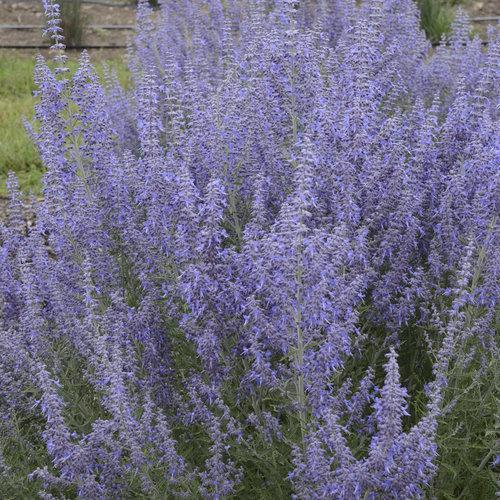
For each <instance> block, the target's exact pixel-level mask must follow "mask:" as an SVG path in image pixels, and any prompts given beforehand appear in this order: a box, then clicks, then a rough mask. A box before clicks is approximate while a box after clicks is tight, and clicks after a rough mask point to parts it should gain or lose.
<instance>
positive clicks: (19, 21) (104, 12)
mask: <svg viewBox="0 0 500 500" xmlns="http://www.w3.org/2000/svg"><path fill="white" fill-rule="evenodd" d="M108 2H109V0H108ZM110 3H111V2H110ZM114 3H119V4H121V5H123V4H124V3H126V2H125V1H123V0H122V1H121V2H114ZM82 10H83V16H84V19H85V22H86V25H87V26H94V25H133V24H134V22H135V6H134V4H132V3H131V4H130V6H125V7H124V6H120V7H118V6H107V5H95V4H83V6H82ZM44 22H45V21H44V16H43V11H42V2H41V1H40V0H16V1H14V0H0V25H36V26H40V28H35V29H28V30H13V29H0V45H2V44H9V45H38V44H40V43H45V44H47V45H48V44H49V43H48V41H47V40H44V39H43V38H42V26H43V25H44ZM132 33H133V32H132V31H131V30H100V29H92V30H91V29H88V28H87V29H85V31H84V35H83V41H82V43H83V44H84V45H123V44H125V43H126V41H127V37H128V36H131V35H132Z"/></svg>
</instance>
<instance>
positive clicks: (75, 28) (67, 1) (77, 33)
mask: <svg viewBox="0 0 500 500" xmlns="http://www.w3.org/2000/svg"><path fill="white" fill-rule="evenodd" d="M61 21H62V23H61V27H62V29H63V33H64V40H65V43H66V45H67V46H68V47H78V46H79V45H81V44H82V41H83V31H84V29H85V24H86V23H87V18H86V16H85V15H84V14H83V12H82V0H62V1H61Z"/></svg>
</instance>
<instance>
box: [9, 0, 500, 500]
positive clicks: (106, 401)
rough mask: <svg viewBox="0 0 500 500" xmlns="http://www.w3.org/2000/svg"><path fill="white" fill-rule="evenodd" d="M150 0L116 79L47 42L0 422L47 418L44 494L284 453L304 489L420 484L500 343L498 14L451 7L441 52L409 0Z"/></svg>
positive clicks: (149, 487)
mask: <svg viewBox="0 0 500 500" xmlns="http://www.w3.org/2000/svg"><path fill="white" fill-rule="evenodd" d="M44 4H45V9H46V14H47V19H48V29H47V32H48V34H49V35H50V36H51V37H52V39H53V41H54V46H55V48H56V49H57V50H58V51H60V50H61V49H62V48H63V38H62V35H61V30H60V27H59V24H60V23H59V20H58V12H59V11H58V6H57V4H55V3H53V2H52V1H48V0H47V1H45V2H44ZM160 4H161V7H160V9H159V10H158V11H152V10H151V8H150V7H149V4H148V2H147V1H146V0H140V1H139V3H138V10H137V36H136V39H135V41H134V43H133V44H132V45H131V47H130V50H129V63H130V64H129V66H130V71H131V78H132V85H131V88H128V89H125V88H122V87H120V85H119V84H118V83H117V80H116V78H114V77H113V75H109V78H107V83H106V84H102V83H101V82H100V81H99V78H98V77H97V75H96V73H95V71H94V69H93V67H92V65H91V63H90V59H89V56H88V55H87V54H86V53H83V54H82V56H81V60H80V65H79V68H78V70H77V71H76V72H75V73H74V74H73V76H72V77H68V76H67V75H68V74H66V78H67V79H63V78H62V77H61V76H60V75H59V73H61V72H62V71H63V70H64V69H65V67H64V64H65V61H64V58H62V57H61V55H60V54H59V56H58V58H57V70H56V71H54V70H51V69H50V68H51V63H47V62H45V61H44V60H43V58H41V57H39V58H38V59H37V65H36V74H35V79H36V83H37V85H38V87H39V100H38V103H37V105H36V119H37V121H38V126H37V127H33V130H32V134H33V136H34V138H35V141H36V144H37V145H38V149H39V151H40V155H41V157H42V159H43V162H44V165H45V167H46V169H47V172H46V174H45V177H44V198H43V201H42V202H40V203H39V204H37V205H36V207H35V210H36V223H35V225H34V226H33V227H32V228H31V229H28V230H26V228H25V227H24V224H23V198H22V196H21V195H20V193H19V191H18V188H17V184H16V179H15V178H14V177H11V178H10V179H9V190H10V195H11V203H10V211H9V218H8V220H7V222H6V223H5V224H3V225H2V226H1V227H0V244H1V246H0V311H1V315H0V338H1V342H2V351H3V354H2V357H1V359H0V382H1V387H0V408H1V409H2V412H3V414H4V415H6V417H5V418H4V419H3V421H2V423H1V425H2V426H4V427H5V429H4V430H5V432H10V431H9V429H10V427H9V426H10V424H9V422H10V421H11V420H12V419H14V416H15V415H16V414H19V413H20V412H24V414H29V415H32V417H33V419H35V420H36V421H37V422H39V437H40V438H41V439H42V440H43V442H44V443H45V446H46V452H47V456H48V459H47V462H46V466H45V467H41V468H38V469H37V470H34V471H33V472H32V474H31V475H30V477H31V478H32V479H33V480H38V481H39V484H40V488H41V489H42V490H43V492H42V493H41V494H42V495H43V496H44V497H45V498H52V496H51V495H55V494H57V495H66V494H69V495H71V494H74V492H75V491H76V495H77V496H78V497H81V498H92V499H94V498H95V499H98V498H135V497H136V496H137V497H142V498H144V496H146V497H148V498H167V497H168V498H170V497H172V498H177V497H189V498H198V497H203V498H213V499H219V498H227V497H231V496H233V495H234V496H236V497H237V496H238V495H239V494H242V495H249V494H250V493H249V492H248V490H246V488H248V487H249V486H248V484H249V482H251V481H254V483H255V481H257V479H255V478H258V481H261V482H262V484H263V488H265V487H266V485H269V484H271V483H272V482H273V481H276V477H277V476H278V474H280V478H279V479H280V480H281V481H282V484H283V486H282V488H283V489H282V490H280V491H281V493H282V494H283V495H285V496H288V495H290V494H291V495H294V497H295V498H304V499H309V498H332V499H337V498H338V499H351V498H373V499H375V498H418V497H422V496H424V494H425V491H426V488H427V487H429V485H431V483H432V480H433V477H434V475H435V474H436V470H437V468H438V460H437V457H438V449H437V441H436V436H437V432H438V418H440V417H441V416H442V414H443V407H444V401H445V392H446V388H447V385H448V382H447V380H448V372H449V370H450V368H451V367H452V366H453V365H454V364H456V363H459V362H463V363H466V361H463V360H464V358H467V356H468V357H469V358H471V357H473V356H475V355H476V351H472V350H471V351H470V353H468V352H465V350H466V349H472V347H471V345H472V340H471V339H473V338H474V337H480V342H479V344H480V345H479V347H477V346H475V347H474V349H479V350H481V355H482V356H491V355H493V356H494V355H496V354H497V347H496V343H495V338H494V335H493V328H492V326H491V325H492V324H493V317H494V310H495V306H496V302H497V296H498V272H499V266H498V262H499V261H498V255H496V254H495V248H498V247H497V244H498V241H497V240H496V238H497V236H496V233H495V229H496V227H497V221H496V211H497V209H498V200H497V198H496V194H495V193H496V186H497V182H498V164H499V154H498V142H497V141H498V101H497V100H496V99H497V97H498V85H499V81H500V80H499V79H498V78H495V75H498V70H499V68H498V62H499V60H500V58H499V50H500V46H499V43H500V42H499V38H498V36H497V35H496V34H495V33H494V32H493V31H491V32H490V33H489V44H488V46H487V48H486V49H484V48H483V47H482V45H481V42H480V40H479V39H477V38H475V39H472V40H471V39H470V38H469V36H468V32H469V27H468V24H467V20H466V19H465V18H463V16H461V17H459V18H458V19H457V21H456V23H455V24H456V26H455V29H454V31H453V34H452V35H450V37H449V39H448V40H446V43H444V44H443V45H442V46H440V47H437V48H436V49H433V48H431V46H430V44H429V43H428V42H427V41H426V39H425V37H424V35H423V33H422V32H421V31H420V29H419V19H418V14H417V9H416V7H415V5H414V3H413V2H412V1H411V0H365V1H363V2H361V3H359V2H355V1H354V0H352V1H331V2H330V1H325V0H301V1H298V0H274V1H272V0H231V1H225V2H223V1H221V0H175V1H173V0H172V1H170V0H169V1H166V0H165V1H163V2H160ZM495 257H496V258H495ZM408 331H410V332H414V334H413V333H412V335H414V337H415V338H416V337H420V338H422V337H424V338H425V341H424V342H423V344H425V345H427V347H428V352H427V353H424V354H425V355H427V357H428V359H430V360H431V362H432V363H433V368H432V369H431V370H430V371H429V374H428V377H427V380H426V386H425V391H421V392H420V393H419V394H415V393H410V392H409V390H407V388H405V387H404V385H405V384H404V378H403V381H402V374H401V373H400V367H399V365H398V351H400V350H402V349H404V345H405V343H407V342H411V339H410V340H408V333H407V332H408ZM403 332H406V333H405V334H404V335H405V337H404V338H403ZM422 332H424V333H422ZM415 345H419V346H421V345H422V342H421V343H420V344H418V343H417V344H415ZM384 355H385V356H386V358H387V362H386V363H385V364H383V369H382V365H381V363H380V359H383V358H384ZM460 360H462V361H460ZM469 364H470V360H469ZM74 372H76V374H75V373H74ZM71 373H73V375H71ZM384 373H385V375H384ZM75 381H78V383H76V382H75ZM379 386H380V387H379ZM414 397H415V398H416V397H418V398H419V401H420V402H422V401H424V403H423V404H421V405H420V408H419V409H418V410H417V409H415V408H414V407H413V406H412V405H411V404H410V403H411V400H412V398H414ZM79 401H86V402H87V403H86V406H85V408H83V409H82V405H81V404H80V403H79ZM269 449H273V450H274V452H273V453H271V452H269ZM259 450H260V451H259ZM266 450H267V451H266ZM264 452H265V453H264ZM266 453H267V454H266ZM260 454H262V456H260ZM277 455H279V457H278V458H276V456H277ZM256 456H257V457H259V458H258V460H257V461H258V462H260V461H262V463H263V464H264V465H262V466H261V467H260V468H259V467H256V466H255V457H256ZM252 457H254V458H253V459H252ZM0 458H1V455H0ZM252 460H253V461H252ZM266 460H267V462H266ZM4 463H5V465H4ZM0 464H2V465H1V466H0V468H8V467H9V464H8V460H7V459H4V458H2V460H1V461H0ZM255 469H258V471H257V472H256V471H255ZM2 470H3V469H2ZM252 474H254V475H253V476H252ZM252 477H253V478H254V479H249V478H252ZM254 486H255V484H254ZM68 492H70V493H68ZM71 492H73V493H71Z"/></svg>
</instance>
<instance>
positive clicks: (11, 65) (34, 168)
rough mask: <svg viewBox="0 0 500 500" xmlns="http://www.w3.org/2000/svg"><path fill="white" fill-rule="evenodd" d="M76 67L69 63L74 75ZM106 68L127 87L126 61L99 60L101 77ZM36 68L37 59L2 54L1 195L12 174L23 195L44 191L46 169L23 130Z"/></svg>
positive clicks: (73, 61)
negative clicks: (111, 70) (9, 174)
mask: <svg viewBox="0 0 500 500" xmlns="http://www.w3.org/2000/svg"><path fill="white" fill-rule="evenodd" d="M91 59H92V56H91ZM77 66H78V61H77V60H76V59H71V60H70V61H69V67H70V68H71V70H72V71H74V70H75V69H76V68H77ZM106 66H108V67H109V68H111V69H113V70H115V71H116V73H117V75H118V78H119V80H120V82H121V83H122V84H124V85H127V84H128V81H129V74H128V70H127V66H126V63H125V61H124V58H123V57H119V56H117V57H115V58H113V59H102V60H99V61H98V62H97V63H96V71H97V73H98V74H99V75H100V76H102V75H103V74H104V68H105V67H106ZM34 68H35V57H34V56H32V57H23V56H16V55H12V54H9V53H0V195H5V194H6V187H5V182H6V178H7V174H8V173H9V171H13V172H15V173H16V174H17V176H18V177H19V184H20V187H21V189H22V190H23V191H24V192H27V193H28V192H33V193H34V194H35V195H36V194H39V193H40V191H41V178H42V175H43V165H42V162H41V160H40V157H39V155H38V152H37V149H36V147H35V145H34V144H33V142H32V140H31V138H30V137H29V135H28V133H27V131H26V129H25V127H24V120H26V119H27V120H32V119H33V114H34V105H35V102H36V98H35V97H34V96H33V92H34V91H35V90H36V86H35V83H34V81H33V72H34Z"/></svg>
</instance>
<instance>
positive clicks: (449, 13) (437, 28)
mask: <svg viewBox="0 0 500 500" xmlns="http://www.w3.org/2000/svg"><path fill="white" fill-rule="evenodd" d="M417 3H418V6H419V8H420V25H421V27H422V29H423V30H424V31H425V33H426V35H427V38H428V39H429V40H430V41H431V42H432V43H439V42H440V40H441V38H442V37H443V35H447V34H448V33H449V32H450V29H451V24H452V23H453V20H454V18H455V7H457V6H458V5H459V4H461V3H462V0H417Z"/></svg>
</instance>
